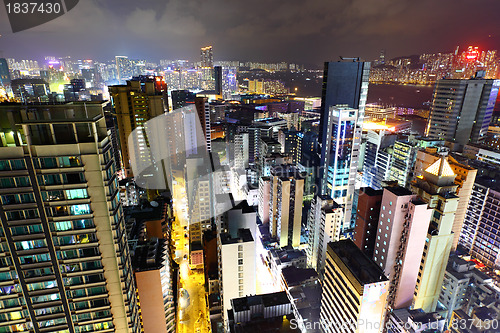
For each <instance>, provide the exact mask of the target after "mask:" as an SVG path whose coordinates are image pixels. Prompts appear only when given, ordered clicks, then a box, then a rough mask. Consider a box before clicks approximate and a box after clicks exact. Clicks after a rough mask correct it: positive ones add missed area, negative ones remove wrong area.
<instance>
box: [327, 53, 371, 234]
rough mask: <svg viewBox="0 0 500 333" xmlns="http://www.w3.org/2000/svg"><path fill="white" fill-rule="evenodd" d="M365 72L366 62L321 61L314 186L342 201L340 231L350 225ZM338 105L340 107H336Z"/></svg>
mask: <svg viewBox="0 0 500 333" xmlns="http://www.w3.org/2000/svg"><path fill="white" fill-rule="evenodd" d="M369 75H370V63H369V62H359V61H354V62H326V63H325V69H324V74H323V93H322V98H321V119H320V135H319V136H320V138H321V159H320V167H321V168H320V172H319V180H318V185H319V187H320V194H323V195H329V196H331V197H332V198H333V199H335V200H337V199H339V198H342V200H341V201H342V202H339V203H344V202H345V203H346V204H345V216H344V217H345V223H344V225H343V230H346V229H350V228H351V225H352V224H353V223H351V222H353V221H351V218H352V209H353V201H354V199H355V198H354V182H355V175H356V170H357V167H358V158H359V150H360V144H361V133H362V126H363V119H364V113H365V104H366V97H367V94H368V78H369ZM339 105H343V107H341V108H339V107H336V106H339ZM344 106H346V107H347V108H346V107H344ZM349 109H350V110H349ZM341 110H344V111H341ZM347 110H349V111H347ZM345 118H348V119H345ZM334 124H335V125H334ZM339 138H341V140H340V142H338V141H339V140H338V139H339Z"/></svg>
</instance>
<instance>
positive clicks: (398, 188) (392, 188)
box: [384, 186, 413, 196]
mask: <svg viewBox="0 0 500 333" xmlns="http://www.w3.org/2000/svg"><path fill="white" fill-rule="evenodd" d="M384 189H386V190H388V191H390V192H391V193H394V194H395V195H397V196H403V195H412V194H413V193H412V192H411V191H410V190H408V189H406V188H404V187H401V186H387V187H384Z"/></svg>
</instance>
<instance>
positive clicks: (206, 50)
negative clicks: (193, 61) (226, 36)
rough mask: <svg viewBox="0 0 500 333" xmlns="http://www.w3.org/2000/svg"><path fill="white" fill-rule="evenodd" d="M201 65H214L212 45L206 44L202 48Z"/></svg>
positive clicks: (211, 66)
mask: <svg viewBox="0 0 500 333" xmlns="http://www.w3.org/2000/svg"><path fill="white" fill-rule="evenodd" d="M200 55H201V67H210V68H213V67H214V54H213V49H212V46H206V47H202V48H201V52H200Z"/></svg>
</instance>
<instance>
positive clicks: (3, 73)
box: [0, 58, 10, 86]
mask: <svg viewBox="0 0 500 333" xmlns="http://www.w3.org/2000/svg"><path fill="white" fill-rule="evenodd" d="M7 84H10V73H9V65H8V64H7V60H5V59H4V58H0V86H5V85H7Z"/></svg>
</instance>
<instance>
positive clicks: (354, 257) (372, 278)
mask: <svg viewBox="0 0 500 333" xmlns="http://www.w3.org/2000/svg"><path fill="white" fill-rule="evenodd" d="M327 251H328V252H329V253H330V254H331V255H332V256H333V257H335V256H336V257H338V258H340V259H341V260H342V262H343V263H344V265H345V267H346V268H347V269H348V270H349V271H350V272H351V273H352V275H353V276H354V277H355V278H356V279H357V280H358V281H359V283H360V284H361V285H365V284H370V283H376V282H383V281H387V277H386V276H385V275H384V272H383V271H382V269H381V268H380V267H379V266H378V265H377V264H376V263H375V262H374V261H373V260H372V259H370V258H369V257H367V256H366V255H365V254H364V253H363V252H362V251H361V250H360V249H359V248H358V247H357V246H356V245H355V244H354V242H353V241H352V240H350V239H344V240H340V241H338V242H330V243H328V249H327Z"/></svg>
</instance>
